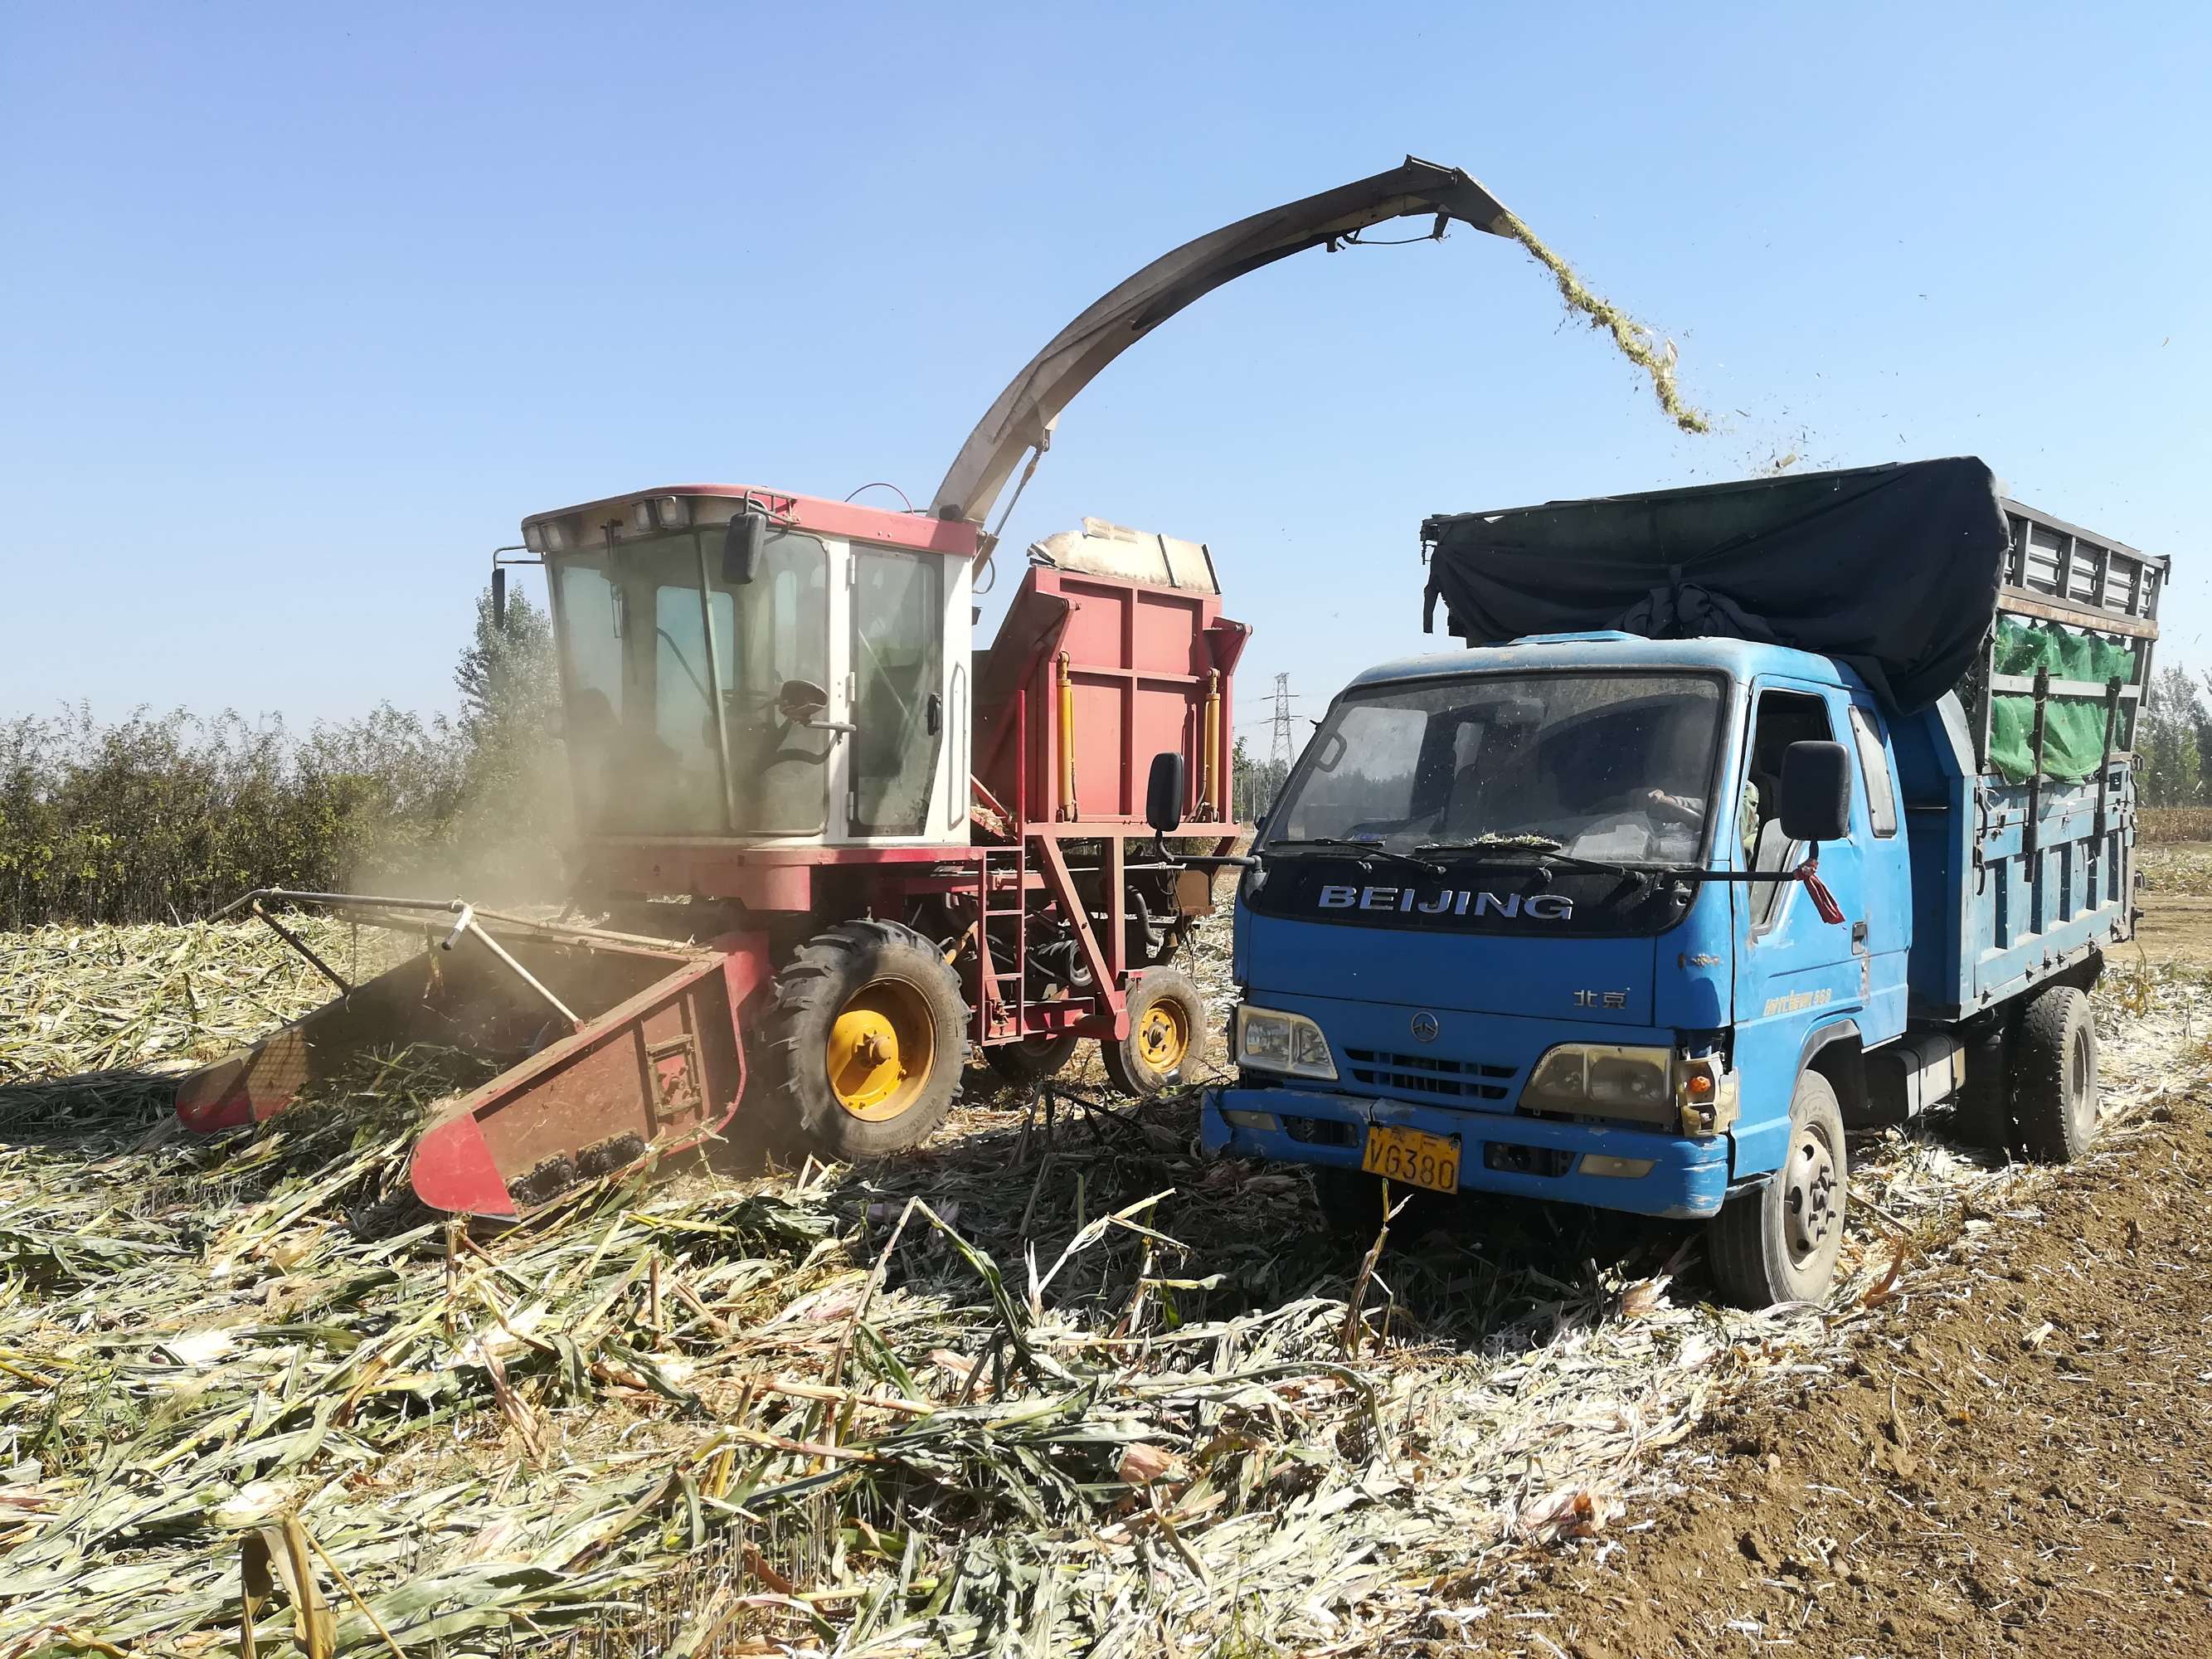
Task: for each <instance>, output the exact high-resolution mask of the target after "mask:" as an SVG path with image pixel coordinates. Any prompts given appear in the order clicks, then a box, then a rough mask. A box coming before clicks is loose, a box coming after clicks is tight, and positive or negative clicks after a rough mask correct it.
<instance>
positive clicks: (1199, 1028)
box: [1098, 968, 1206, 1099]
mask: <svg viewBox="0 0 2212 1659" xmlns="http://www.w3.org/2000/svg"><path fill="white" fill-rule="evenodd" d="M1169 1000H1173V1001H1175V1002H1177V1003H1180V1004H1181V1005H1182V1015H1183V1025H1184V1030H1185V1031H1186V1032H1187V1033H1188V1036H1187V1040H1186V1042H1185V1044H1184V1047H1183V1051H1182V1058H1181V1059H1180V1060H1177V1061H1176V1063H1175V1065H1174V1066H1171V1067H1170V1068H1168V1069H1167V1070H1165V1071H1160V1070H1157V1069H1155V1068H1154V1067H1153V1066H1152V1065H1151V1064H1150V1063H1148V1062H1147V1061H1146V1060H1145V1058H1144V1056H1143V1055H1142V1054H1139V1052H1138V1049H1137V1030H1138V1024H1139V1020H1140V1019H1141V1018H1142V1017H1143V1015H1144V1012H1145V1011H1146V1009H1148V1008H1150V1007H1152V1006H1154V1005H1155V1004H1158V1003H1161V1002H1165V1001H1169ZM1098 1057H1099V1059H1101V1060H1103V1061H1104V1062H1105V1064H1106V1075H1107V1077H1108V1078H1109V1079H1110V1080H1111V1081H1112V1083H1113V1085H1114V1086H1115V1088H1116V1089H1119V1090H1120V1091H1121V1092H1122V1093H1123V1094H1125V1095H1135V1096H1136V1097H1138V1098H1139V1099H1148V1098H1150V1097H1152V1096H1153V1095H1157V1094H1159V1093H1160V1092H1162V1091H1164V1090H1168V1089H1172V1088H1175V1087H1176V1086H1177V1085H1180V1084H1181V1083H1182V1080H1183V1079H1185V1078H1187V1077H1195V1076H1196V1075H1197V1073H1198V1068H1199V1066H1200V1062H1201V1061H1203V1060H1205V1058H1206V999H1205V998H1204V997H1202V996H1200V994H1199V991H1198V987H1197V986H1195V985H1194V984H1192V983H1191V981H1190V975H1188V974H1186V973H1184V972H1183V971H1182V969H1180V968H1148V969H1146V970H1145V972H1144V974H1143V975H1142V976H1141V977H1140V978H1139V979H1138V981H1136V983H1135V984H1134V985H1133V986H1131V987H1129V1035H1128V1036H1125V1037H1107V1038H1102V1039H1101V1040H1100V1042H1099V1044H1098Z"/></svg>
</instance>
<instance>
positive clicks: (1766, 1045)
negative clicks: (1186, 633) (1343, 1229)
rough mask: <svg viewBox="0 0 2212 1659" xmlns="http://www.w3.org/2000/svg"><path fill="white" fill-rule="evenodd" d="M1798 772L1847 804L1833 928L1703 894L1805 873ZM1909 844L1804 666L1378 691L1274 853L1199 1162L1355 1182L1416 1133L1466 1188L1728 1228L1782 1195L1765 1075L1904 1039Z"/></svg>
mask: <svg viewBox="0 0 2212 1659" xmlns="http://www.w3.org/2000/svg"><path fill="white" fill-rule="evenodd" d="M1799 743H1821V744H1840V745H1842V746H1843V748H1844V754H1845V758H1846V761H1847V763H1848V767H1849V770H1850V801H1849V807H1848V811H1849V817H1850V824H1849V834H1848V836H1847V837H1846V838H1844V839H1841V840H1838V841H1834V842H1828V843H1825V844H1824V845H1823V846H1822V847H1821V848H1820V855H1821V858H1820V866H1819V874H1820V878H1822V879H1823V880H1824V881H1825V882H1826V885H1827V887H1828V890H1830V891H1831V892H1832V894H1833V895H1834V896H1835V897H1836V900H1837V902H1838V903H1840V904H1841V905H1842V906H1843V908H1844V912H1845V915H1846V916H1847V918H1848V919H1849V920H1848V921H1847V923H1846V924H1845V925H1842V926H1838V925H1834V924H1831V923H1829V922H1827V921H1824V920H1823V919H1822V917H1821V915H1820V912H1819V910H1818V909H1817V908H1815V906H1814V902H1813V901H1812V897H1811V895H1810V893H1809V892H1808V890H1806V888H1805V886H1804V884H1803V883H1802V881H1796V880H1788V881H1785V880H1779V879H1774V880H1766V881H1762V882H1742V881H1729V880H1721V879H1708V878H1705V872H1713V873H1716V874H1721V875H1735V874H1746V873H1766V874H1770V875H1771V874H1775V873H1778V872H1783V871H1785V870H1790V869H1794V868H1796V866H1797V864H1798V863H1799V862H1801V861H1802V858H1803V856H1804V854H1805V853H1806V852H1807V850H1808V849H1807V848H1805V846H1803V845H1802V843H1798V842H1794V841H1793V840H1792V838H1791V837H1790V835H1789V834H1788V832H1787V829H1786V827H1785V825H1784V823H1783V820H1782V817H1781V807H1782V788H1783V783H1782V774H1783V771H1784V767H1785V766H1786V765H1787V764H1788V763H1789V756H1790V750H1791V748H1792V746H1793V745H1795V744H1799ZM1899 822H1900V820H1899V810H1898V786H1897V778H1896V774H1895V770H1894V767H1893V762H1892V759H1891V757H1890V753H1889V748H1888V744H1887V740H1886V731H1885V727H1884V725H1883V722H1882V716H1881V711H1880V710H1879V709H1878V708H1876V707H1875V702H1874V700H1873V698H1872V697H1871V696H1870V695H1869V693H1868V691H1867V690H1866V689H1865V687H1864V686H1863V685H1862V684H1858V683H1857V680H1856V677H1854V676H1852V675H1851V674H1850V671H1848V670H1845V669H1841V668H1839V667H1838V665H1835V664H1833V663H1831V662H1829V661H1827V660H1826V659H1823V658H1819V657H1814V656H1812V655H1810V654H1808V653H1803V652H1796V651H1790V650H1786V649H1783V648H1780V647H1773V646H1765V645H1753V644H1747V643H1745V642H1743V641H1729V640H1695V641H1650V640H1643V639H1638V638H1635V637H1633V636H1632V635H1626V634H1620V633H1591V634H1586V635H1560V636H1556V637H1551V638H1544V639H1534V640H1529V641H1523V642H1520V643H1516V644H1515V645H1512V646H1510V647H1503V648H1500V649H1496V650H1486V651H1480V652H1474V653H1468V652H1457V653H1451V654H1449V655H1442V656H1432V657H1425V658H1419V659H1413V660H1410V661H1405V662H1399V663H1394V664H1389V665H1384V666H1382V667H1379V668H1376V669H1373V670H1370V671H1368V672H1367V673H1365V674H1363V675H1362V676H1360V678H1358V680H1356V681H1355V682H1354V683H1353V684H1352V685H1351V686H1350V687H1349V688H1347V689H1346V691H1345V692H1344V693H1343V695H1342V696H1340V697H1339V698H1338V699H1337V700H1336V702H1334V704H1333V705H1332V706H1331V708H1330V709H1329V712H1328V715H1327V717H1326V718H1325V719H1324V720H1323V721H1322V725H1321V726H1320V728H1319V730H1318V731H1317V732H1316V735H1315V737H1314V739H1313V741H1312V743H1311V744H1310V745H1309V746H1308V748H1307V750H1306V753H1305V755H1304V757H1303V759H1302V760H1301V762H1300V763H1299V764H1298V766H1297V768H1296V769H1294V770H1293V771H1292V773H1291V777H1290V779H1289V781H1288V782H1287V783H1286V784H1285V787H1284V789H1283V792H1282V793H1281V796H1280V797H1279V800H1278V801H1277V803H1276V805H1275V807H1274V809H1273V811H1271V812H1270V814H1269V815H1268V817H1267V823H1266V826H1265V828H1264V829H1263V831H1262V833H1261V836H1260V838H1259V840H1258V842H1257V843H1256V846H1255V851H1256V852H1257V853H1258V854H1259V855H1260V856H1261V859H1262V860H1263V862H1262V864H1261V866H1260V868H1259V869H1257V870H1255V872H1252V873H1251V874H1250V875H1249V876H1248V877H1247V878H1246V880H1245V883H1244V884H1243V891H1242V893H1241V895H1240V901H1239V904H1238V907H1237V933H1236V945H1235V973H1236V976H1237V981H1238V982H1239V983H1240V984H1241V985H1242V986H1243V987H1244V995H1245V1001H1244V1004H1243V1007H1242V1008H1241V1009H1240V1010H1239V1012H1238V1014H1237V1034H1236V1038H1237V1057H1238V1060H1239V1064H1240V1066H1241V1067H1242V1068H1243V1073H1244V1077H1243V1082H1242V1084H1241V1085H1240V1087H1239V1088H1238V1089H1236V1090H1231V1091H1223V1092H1222V1094H1221V1095H1220V1096H1219V1097H1218V1101H1217V1103H1216V1109H1215V1110H1213V1111H1212V1112H1210V1113H1209V1115H1208V1119H1207V1133H1208V1136H1209V1140H1210V1142H1211V1144H1214V1145H1217V1146H1220V1147H1222V1148H1224V1149H1226V1150H1230V1151H1234V1152H1245V1153H1252V1154H1256V1155H1260V1156H1274V1157H1291V1158H1297V1159H1299V1161H1304V1162H1309V1163H1314V1164H1328V1165H1334V1166H1336V1167H1340V1168H1345V1169H1350V1170H1357V1169H1358V1168H1359V1167H1360V1165H1361V1162H1362V1158H1363V1154H1364V1151H1365V1147H1366V1144H1367V1139H1368V1136H1367V1133H1366V1132H1367V1131H1368V1130H1369V1128H1370V1127H1375V1126H1381V1127H1403V1128H1407V1129H1412V1130H1415V1131H1418V1132H1423V1133H1429V1134H1431V1135H1434V1136H1436V1137H1437V1138H1439V1139H1443V1140H1446V1141H1448V1142H1452V1143H1454V1144H1455V1145H1456V1146H1457V1148H1458V1152H1459V1167H1458V1169H1457V1170H1456V1172H1455V1173H1456V1184H1457V1185H1458V1186H1460V1187H1462V1188H1472V1189H1475V1190H1483V1191H1492V1192H1503V1193H1514V1194H1523V1195H1526V1196H1529V1197H1537V1198H1551V1199H1563V1200H1571V1201H1574V1202H1579V1203H1585V1204H1593V1205H1599V1206H1605V1207H1607V1208H1613V1209H1621V1210H1630V1211H1635V1212H1642V1213H1646V1214H1650V1215H1660V1216H1679V1217H1707V1216H1711V1215H1713V1214H1716V1213H1717V1212H1718V1211H1719V1210H1720V1208H1721V1205H1722V1201H1723V1199H1724V1197H1725V1196H1726V1194H1727V1193H1728V1190H1729V1187H1730V1185H1731V1184H1732V1183H1734V1182H1737V1181H1739V1180H1741V1179H1743V1178H1745V1177H1747V1176H1758V1175H1763V1174H1765V1173H1768V1172H1771V1171H1772V1170H1776V1169H1777V1168H1778V1167H1779V1165H1780V1164H1781V1162H1782V1158H1783V1152H1784V1141H1785V1139H1786V1128H1787V1124H1788V1120H1789V1108H1790V1085H1791V1083H1792V1082H1794V1080H1795V1076H1796V1066H1795V1065H1794V1064H1790V1065H1776V1064H1771V1063H1769V1062H1770V1060H1772V1059H1774V1058H1776V1057H1785V1058H1786V1059H1787V1060H1791V1061H1794V1060H1796V1057H1797V1056H1798V1055H1799V1054H1800V1053H1815V1052H1817V1051H1818V1050H1819V1049H1820V1048H1825V1047H1826V1046H1827V1045H1828V1044H1830V1043H1832V1042H1848V1043H1850V1045H1851V1047H1852V1049H1853V1051H1854V1053H1856V1052H1857V1050H1858V1049H1859V1048H1862V1047H1863V1046H1864V1045H1866V1044H1869V1043H1875V1042H1881V1041H1884V1040H1886V1039H1888V1038H1891V1037H1894V1036H1898V1035H1899V1033H1901V1032H1902V1031H1903V1030H1904V1029H1905V1000H1906V985H1905V977H1906V975H1905V963H1906V956H1907V952H1908V951H1909V948H1910V946H1911V907H1910V904H1909V902H1908V898H1907V895H1908V890H1909V886H1910V872H1909V869H1908V866H1907V862H1906V858H1905V843H1904V842H1903V840H1902V838H1901V837H1900V836H1899ZM1278 1031H1280V1032H1281V1033H1282V1035H1281V1036H1280V1037H1278V1036H1277V1032H1278ZM1271 1043H1273V1044H1278V1045H1279V1048H1280V1059H1281V1061H1282V1063H1281V1065H1280V1066H1277V1065H1276V1049H1275V1048H1271V1047H1270V1046H1269V1045H1270V1044H1271ZM1784 1051H1787V1053H1786V1056H1785V1055H1784Z"/></svg>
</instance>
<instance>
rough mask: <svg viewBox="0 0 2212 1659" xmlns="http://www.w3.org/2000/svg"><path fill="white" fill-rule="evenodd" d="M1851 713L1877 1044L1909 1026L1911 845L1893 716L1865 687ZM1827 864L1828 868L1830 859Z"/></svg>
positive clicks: (1866, 1023) (1867, 1035)
mask: <svg viewBox="0 0 2212 1659" xmlns="http://www.w3.org/2000/svg"><path fill="white" fill-rule="evenodd" d="M1844 719H1845V720H1848V721H1849V722H1850V732H1851V738H1850V741H1851V751H1852V753H1853V754H1854V755H1855V756H1856V757H1857V760H1858V768H1857V769H1858V774H1859V783H1860V787H1861V794H1862V800H1861V802H1860V803H1859V804H1860V805H1863V806H1864V808H1865V810H1866V815H1867V842H1866V847H1865V853H1864V856H1863V859H1862V860H1861V864H1860V882H1861V885H1862V887H1863V891H1864V894H1865V898H1866V902H1865V905H1864V908H1863V913H1862V914H1863V918H1864V923H1865V927H1866V939H1865V940H1864V945H1865V951H1864V955H1863V957H1862V963H1861V966H1862V972H1863V975H1864V978H1865V987H1864V994H1865V997H1866V1005H1867V1006H1866V1012H1865V1013H1864V1014H1863V1016H1862V1017H1861V1018H1860V1020H1859V1033H1860V1035H1861V1036H1863V1038H1864V1039H1865V1040H1866V1042H1867V1043H1868V1044H1869V1046H1871V1045H1872V1044H1874V1043H1876V1042H1882V1041H1884V1040H1886V1039H1887V1038H1889V1037H1893V1036H1901V1035H1903V1033H1904V1030H1905V1005H1906V1001H1907V1000H1908V998H1909V996H1910V994H1911V993H1910V991H1909V989H1908V988H1907V968H1908V962H1909V958H1910V957H1911V951H1912V866H1911V854H1910V853H1909V852H1908V850H1907V848H1906V844H1905V821H1904V817H1903V813H1904V811H1905V807H1904V799H1905V797H1904V794H1903V792H1902V791H1901V790H1899V787H1898V779H1897V763H1896V759H1895V757H1894V756H1893V754H1892V753H1891V752H1890V745H1889V738H1888V736H1887V732H1888V723H1887V721H1886V720H1884V719H1883V718H1882V714H1881V710H1880V709H1879V708H1876V707H1875V702H1874V698H1873V696H1871V695H1870V694H1869V693H1867V692H1865V691H1854V692H1852V693H1851V696H1850V702H1849V704H1848V706H1847V707H1846V708H1845V709H1844ZM1821 867H1822V868H1823V869H1825V868H1826V863H1825V861H1824V862H1823V864H1822V866H1821Z"/></svg>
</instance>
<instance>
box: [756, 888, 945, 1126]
mask: <svg viewBox="0 0 2212 1659" xmlns="http://www.w3.org/2000/svg"><path fill="white" fill-rule="evenodd" d="M768 1037H769V1042H768V1048H769V1055H770V1057H771V1060H772V1066H773V1073H774V1075H775V1079H776V1080H777V1081H778V1083H780V1085H781V1087H782V1088H783V1090H784V1091H785V1092H786V1094H787V1097H788V1098H789V1100H790V1102H791V1104H792V1107H793V1109H794V1110H795V1111H796V1113H797V1114H798V1117H799V1127H801V1128H802V1129H804V1130H805V1132H806V1136H807V1139H810V1140H811V1141H812V1142H813V1144H814V1145H815V1146H816V1147H817V1148H818V1149H819V1150H820V1151H821V1152H823V1154H824V1155H826V1156H828V1157H831V1158H845V1159H848V1160H849V1159H856V1158H882V1157H884V1156H885V1155H886V1154H888V1153H891V1152H903V1151H904V1150H905V1149H906V1148H908V1147H909V1146H915V1145H916V1144H917V1143H918V1142H920V1141H921V1140H922V1139H925V1138H927V1135H928V1134H929V1132H930V1131H931V1130H933V1129H934V1128H935V1127H937V1126H938V1125H939V1123H940V1122H942V1121H944V1118H945V1111H946V1110H947V1109H949V1108H950V1107H951V1104H952V1097H953V1094H954V1092H955V1091H957V1089H958V1088H959V1086H960V1070H961V1067H962V1066H963V1064H964V1063H965V1062H966V1060H967V1057H968V1008H967V1005H966V1004H965V1003H964V1002H963V1001H962V1000H961V996H960V981H959V980H958V978H957V976H956V975H954V973H953V971H952V969H951V968H950V967H948V966H947V965H946V964H945V958H944V957H942V956H941V955H939V952H938V950H937V947H936V946H935V945H932V944H931V943H930V942H929V940H927V939H925V938H923V937H922V936H921V934H920V933H915V931H914V929H912V928H911V927H901V926H899V925H898V924H897V923H896V922H890V921H848V922H846V923H845V924H843V925H842V927H832V928H830V929H829V931H828V932H827V933H817V934H816V935H815V936H814V937H813V938H812V939H809V940H808V941H807V942H806V943H805V945H801V946H800V947H799V951H798V952H797V953H796V954H795V955H794V956H793V957H792V959H791V960H790V961H789V962H788V963H785V964H784V967H783V970H782V971H781V973H779V974H777V975H776V976H775V992H774V994H773V996H772V998H771V1000H770V1004H769V1033H768Z"/></svg>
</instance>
